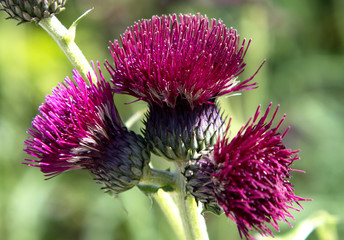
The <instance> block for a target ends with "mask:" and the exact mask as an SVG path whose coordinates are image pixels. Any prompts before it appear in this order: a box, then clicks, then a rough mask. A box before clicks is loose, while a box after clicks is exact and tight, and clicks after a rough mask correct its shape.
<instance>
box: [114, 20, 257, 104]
mask: <svg viewBox="0 0 344 240" xmlns="http://www.w3.org/2000/svg"><path fill="white" fill-rule="evenodd" d="M120 42H121V44H120ZM120 42H119V41H117V40H115V41H114V42H113V43H110V44H111V47H110V52H111V54H112V57H113V59H114V65H113V66H112V65H111V64H110V63H109V62H107V69H108V71H109V72H110V74H111V76H112V81H113V82H114V85H115V91H116V92H117V93H124V94H129V95H132V96H134V97H136V98H137V99H138V100H143V101H146V102H148V103H150V104H153V103H155V104H157V105H160V106H161V105H163V104H166V105H167V106H169V107H172V108H174V107H175V106H176V104H177V100H178V98H182V99H186V100H187V102H188V103H189V105H190V106H191V107H192V108H193V107H195V106H197V105H201V104H203V103H209V104H213V103H214V102H215V98H216V97H218V96H221V95H225V94H229V93H234V92H237V91H244V90H248V89H253V88H255V87H256V86H255V85H256V83H249V82H250V80H252V78H253V77H254V75H253V76H252V77H250V78H249V79H247V80H244V81H242V82H240V83H239V81H238V80H237V77H238V75H239V74H240V73H242V72H243V71H244V68H245V63H244V62H243V60H244V56H245V54H246V51H247V48H248V46H249V44H250V41H249V42H248V43H247V41H246V40H245V39H244V40H243V41H242V42H240V38H239V35H238V34H237V31H236V30H234V29H232V28H230V29H228V28H226V26H225V25H224V24H223V23H222V22H221V21H216V20H215V19H212V20H208V18H207V17H203V16H201V15H200V14H198V15H190V14H186V15H182V14H181V15H179V17H177V16H176V15H175V14H174V15H168V16H166V15H163V16H161V17H158V16H154V17H152V19H149V20H140V21H138V22H137V23H135V24H134V25H133V26H131V27H129V28H128V29H127V30H126V31H125V33H124V34H123V35H122V36H121V39H120Z"/></svg>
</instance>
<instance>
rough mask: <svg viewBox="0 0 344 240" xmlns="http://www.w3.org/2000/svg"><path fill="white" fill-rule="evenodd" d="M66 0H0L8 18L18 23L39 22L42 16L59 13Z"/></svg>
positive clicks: (46, 16)
mask: <svg viewBox="0 0 344 240" xmlns="http://www.w3.org/2000/svg"><path fill="white" fill-rule="evenodd" d="M66 2H67V0H0V3H1V5H2V7H3V9H1V10H4V11H5V12H7V13H8V15H9V17H8V18H9V19H11V18H12V19H16V20H18V21H20V23H24V22H39V21H40V20H41V19H43V18H48V17H50V16H52V15H55V14H59V13H60V12H62V11H63V10H65V9H66V8H65V4H66Z"/></svg>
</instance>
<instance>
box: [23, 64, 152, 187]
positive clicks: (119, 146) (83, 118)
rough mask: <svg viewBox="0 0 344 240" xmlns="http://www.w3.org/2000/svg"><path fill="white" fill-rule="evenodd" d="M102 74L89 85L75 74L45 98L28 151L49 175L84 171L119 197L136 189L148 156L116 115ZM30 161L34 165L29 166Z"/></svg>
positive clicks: (33, 127)
mask: <svg viewBox="0 0 344 240" xmlns="http://www.w3.org/2000/svg"><path fill="white" fill-rule="evenodd" d="M98 69H99V76H98V80H97V83H94V82H93V80H92V79H91V77H90V75H89V76H88V78H89V81H90V85H88V84H87V83H86V81H85V80H84V79H83V78H82V77H81V75H80V74H79V73H78V72H77V71H76V70H75V71H74V77H73V78H74V81H75V82H73V80H71V79H69V78H66V80H65V82H64V83H62V84H59V86H58V87H56V88H55V89H54V90H53V93H52V95H48V96H47V97H46V102H45V103H44V104H42V105H41V106H40V108H39V111H40V114H39V115H37V116H36V117H35V118H34V120H33V122H32V128H31V129H29V130H28V134H29V135H30V138H29V139H28V140H26V141H25V145H26V149H25V151H26V152H27V153H28V154H30V155H31V156H33V157H35V158H36V159H26V160H27V161H28V162H26V164H27V165H29V166H35V167H40V169H41V171H42V172H43V173H46V176H48V177H53V176H56V175H58V174H59V173H62V172H65V171H68V170H72V169H78V168H85V169H88V170H90V172H92V173H93V174H95V175H96V179H98V180H99V181H100V182H102V183H104V184H105V188H108V189H110V190H113V191H114V192H116V193H118V192H121V191H124V190H127V189H129V188H131V187H133V186H135V185H136V184H137V183H138V181H139V179H140V177H141V175H142V169H143V167H144V166H145V165H146V164H147V163H148V161H149V153H148V151H147V150H146V144H145V141H144V140H143V138H142V137H140V136H138V135H136V134H134V133H133V132H128V131H127V129H126V128H125V127H124V125H123V122H122V120H121V119H120V116H119V114H118V112H117V109H116V107H115V105H114V101H113V92H112V90H111V86H110V84H109V83H107V82H106V81H105V80H104V78H103V75H102V73H101V72H100V68H99V65H98ZM30 162H31V163H30Z"/></svg>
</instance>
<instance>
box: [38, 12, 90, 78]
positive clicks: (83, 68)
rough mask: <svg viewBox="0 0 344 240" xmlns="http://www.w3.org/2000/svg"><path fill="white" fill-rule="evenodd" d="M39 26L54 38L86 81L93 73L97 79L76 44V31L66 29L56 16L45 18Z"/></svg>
mask: <svg viewBox="0 0 344 240" xmlns="http://www.w3.org/2000/svg"><path fill="white" fill-rule="evenodd" d="M39 25H40V26H41V27H42V28H43V29H44V30H45V31H47V32H48V33H49V34H50V35H51V36H52V37H53V39H54V40H55V41H56V42H57V44H58V45H59V47H60V48H61V49H62V51H63V52H64V53H65V55H66V56H67V58H68V59H69V61H70V62H71V63H72V64H73V66H74V67H75V69H77V70H78V72H79V73H80V74H81V75H82V76H83V77H84V78H85V79H87V75H88V73H91V76H92V79H96V77H95V74H94V71H93V69H92V67H91V65H90V63H89V62H88V61H87V59H86V58H85V56H84V55H83V53H82V52H81V50H80V49H79V47H78V46H77V45H76V44H75V42H74V37H75V36H74V34H75V32H74V31H69V30H68V29H66V28H65V27H64V26H63V25H62V23H61V22H60V21H59V20H58V19H57V18H56V17H55V16H52V17H49V18H43V19H42V20H41V21H39Z"/></svg>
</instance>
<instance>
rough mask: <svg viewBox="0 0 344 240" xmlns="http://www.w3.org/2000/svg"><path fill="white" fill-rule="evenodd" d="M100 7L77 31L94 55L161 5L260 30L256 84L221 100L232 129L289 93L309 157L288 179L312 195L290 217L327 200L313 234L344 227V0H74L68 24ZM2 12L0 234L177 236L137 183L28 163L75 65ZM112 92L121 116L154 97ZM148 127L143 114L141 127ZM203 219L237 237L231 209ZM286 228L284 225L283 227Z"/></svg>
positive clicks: (312, 214)
mask: <svg viewBox="0 0 344 240" xmlns="http://www.w3.org/2000/svg"><path fill="white" fill-rule="evenodd" d="M92 7H94V10H93V12H92V13H91V14H89V16H87V17H86V18H85V19H83V20H82V21H81V22H80V24H79V26H78V29H77V38H76V42H77V44H78V45H79V47H80V48H81V49H82V50H83V52H84V54H85V55H86V57H87V58H88V59H89V60H99V61H100V62H103V61H104V59H110V57H111V55H110V54H109V52H108V50H107V46H108V42H109V40H113V39H115V38H119V36H120V34H121V33H123V32H124V31H125V29H126V27H127V26H129V25H131V24H132V23H133V22H134V21H135V20H137V19H141V18H150V17H151V16H152V15H155V14H157V15H161V14H169V13H198V12H200V13H201V14H205V15H207V16H208V17H209V18H216V19H222V20H223V22H224V23H225V24H226V25H227V26H228V27H230V26H232V27H234V28H236V29H238V31H239V33H240V35H241V37H242V38H244V37H245V38H252V44H251V46H250V48H249V51H248V54H247V57H246V62H247V68H246V70H245V73H244V74H243V75H242V76H241V79H246V78H247V77H249V76H251V75H252V74H253V73H254V72H255V71H256V69H257V68H258V67H259V65H260V64H261V63H262V61H263V60H264V59H266V60H267V62H266V64H265V65H264V67H263V69H262V70H261V71H260V72H259V74H258V75H257V76H256V77H255V80H256V81H258V82H259V88H258V89H256V90H253V91H249V92H245V93H243V94H242V96H235V97H230V98H222V99H221V106H222V107H223V108H224V109H225V110H226V113H227V114H228V115H230V116H232V117H233V120H234V124H233V131H232V132H235V129H237V128H238V127H239V126H240V125H241V124H243V123H244V122H245V121H247V120H248V118H249V117H250V116H251V115H252V114H253V113H254V111H255V109H256V108H257V106H258V104H262V105H263V107H264V108H265V107H266V106H267V105H268V103H269V102H271V101H272V102H273V103H274V104H278V103H279V104H281V108H280V109H281V112H280V116H281V115H282V114H283V113H284V112H286V113H287V120H286V122H285V124H284V125H283V127H287V126H288V125H291V126H292V129H291V130H290V132H289V134H288V135H287V137H286V139H285V141H286V142H285V143H286V145H288V147H290V148H293V149H298V148H300V149H301V153H300V156H301V158H302V160H300V161H297V162H295V166H294V168H296V169H303V170H305V171H306V174H302V173H297V172H295V173H294V174H293V178H292V179H291V181H292V183H293V184H294V186H295V192H296V193H297V194H298V195H300V196H302V197H305V198H312V199H313V201H312V202H305V203H304V204H303V206H304V208H305V209H304V210H303V211H301V213H296V212H295V217H296V221H295V222H294V221H293V220H291V223H292V224H293V225H294V226H296V228H297V227H298V226H300V225H301V226H302V224H301V223H303V221H305V220H307V219H313V220H314V219H315V218H316V217H317V216H319V214H320V216H323V215H321V213H323V211H326V212H327V213H328V214H330V215H332V216H335V219H338V222H336V221H332V220H333V219H332V218H329V219H330V220H328V219H327V218H326V217H325V218H321V217H320V220H319V221H318V222H317V223H319V224H320V225H321V223H323V222H326V224H325V225H323V227H322V228H319V229H320V231H316V232H313V233H312V234H311V235H310V236H309V238H308V239H326V240H330V239H340V236H344V225H343V217H344V190H343V185H344V163H343V143H344V134H343V133H344V124H343V120H344V118H343V117H344V109H343V104H344V94H343V92H344V84H343V80H344V54H343V53H344V20H343V16H344V1H342V0H302V1H299V0H279V1H272V0H270V1H269V0H267V1H259V0H256V1H240V0H200V1H197V0H183V1H182V0H144V1H139V0H102V1H91V0H74V1H69V2H68V3H67V10H66V11H65V12H63V13H61V14H60V15H58V18H59V19H60V20H61V22H62V23H63V24H65V25H66V26H69V25H70V24H71V23H72V22H73V20H74V19H76V17H78V16H79V15H81V14H82V13H83V12H84V11H85V10H87V9H89V8H92ZM5 18H6V14H5V13H4V12H0V239H6V240H43V239H44V240H57V239H64V240H93V239H97V240H110V239H111V240H126V239H128V240H146V239H147V240H151V239H163V240H165V239H166V240H173V239H176V236H175V235H174V233H173V232H172V229H171V228H170V226H169V225H168V223H167V221H166V220H165V218H164V216H163V214H162V213H161V211H160V209H159V207H158V206H157V204H156V203H154V201H153V200H151V199H149V198H147V197H146V196H144V195H143V194H142V193H141V192H140V191H139V190H138V189H136V188H135V189H132V190H130V191H128V192H125V193H123V194H121V195H120V197H119V198H118V199H114V198H112V197H110V196H109V195H107V194H104V193H103V192H102V190H100V185H98V184H96V183H95V182H94V181H93V180H92V176H91V175H90V174H89V173H88V172H87V171H82V170H79V171H72V172H68V173H64V174H62V175H60V176H58V177H56V178H53V179H51V180H49V181H45V180H44V177H43V174H41V173H40V171H39V169H36V168H29V167H27V166H26V165H23V164H20V163H21V162H22V161H23V159H25V158H26V157H27V156H26V155H25V153H24V152H23V151H22V149H23V148H24V145H23V141H24V140H25V139H26V137H27V135H26V133H25V132H26V130H27V129H28V128H29V127H30V124H31V121H32V118H33V117H34V116H35V115H36V114H37V113H38V111H37V108H38V106H39V105H40V104H41V103H42V102H43V101H44V97H45V95H47V94H50V93H51V89H52V88H53V87H54V86H56V84H57V83H58V82H61V81H63V79H64V77H66V76H71V71H72V68H73V67H72V66H71V64H70V63H69V62H68V60H67V59H66V57H65V56H64V54H63V53H62V52H61V51H60V49H59V48H58V47H57V45H56V43H55V42H54V41H53V40H52V39H51V38H50V36H48V35H47V34H46V33H45V32H44V31H43V30H42V29H41V28H40V27H39V26H38V25H35V24H22V25H20V26H16V22H15V21H13V20H10V21H6V20H5ZM115 100H116V103H117V107H118V108H119V111H120V113H121V115H122V117H123V119H124V120H126V119H128V118H129V117H130V116H131V115H132V114H134V113H135V112H137V111H140V110H142V109H144V108H145V107H146V105H145V104H144V103H141V102H139V103H135V104H129V105H128V104H124V103H126V102H129V101H131V100H132V99H130V98H128V97H126V96H116V98H115ZM140 127H141V123H140V122H138V124H136V125H135V126H134V128H133V129H134V130H135V131H139V128H140ZM161 166H162V167H163V166H164V165H161ZM319 212H320V213H319ZM206 219H207V222H208V230H209V235H210V239H212V240H213V239H239V235H238V232H237V229H236V226H235V224H234V223H233V222H231V221H230V220H229V219H227V218H226V217H225V216H220V217H217V216H214V215H212V214H207V215H206ZM324 219H325V220H324ZM323 220H324V221H323ZM315 222H316V221H315ZM324 229H325V230H324ZM326 229H327V230H326ZM328 229H330V230H331V231H329V232H328ZM289 230H290V229H289V227H288V226H287V224H281V234H283V233H285V232H288V231H289ZM321 230H323V231H321ZM305 231H306V230H305ZM322 234H323V235H322Z"/></svg>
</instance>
